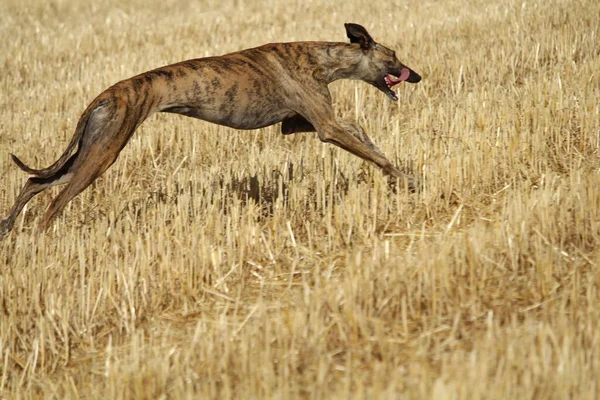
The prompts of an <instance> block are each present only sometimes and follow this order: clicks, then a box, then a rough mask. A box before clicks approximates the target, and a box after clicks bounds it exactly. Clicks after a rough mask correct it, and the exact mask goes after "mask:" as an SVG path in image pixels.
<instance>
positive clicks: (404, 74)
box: [398, 68, 410, 82]
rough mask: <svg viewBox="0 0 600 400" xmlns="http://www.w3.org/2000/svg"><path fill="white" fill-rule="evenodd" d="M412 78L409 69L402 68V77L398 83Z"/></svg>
mask: <svg viewBox="0 0 600 400" xmlns="http://www.w3.org/2000/svg"><path fill="white" fill-rule="evenodd" d="M409 76H410V71H409V69H408V68H402V71H401V72H400V77H399V78H398V81H400V82H402V81H405V80H407V79H408V77H409Z"/></svg>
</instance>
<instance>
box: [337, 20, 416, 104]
mask: <svg viewBox="0 0 600 400" xmlns="http://www.w3.org/2000/svg"><path fill="white" fill-rule="evenodd" d="M344 26H345V27H346V34H347V35H348V38H349V39H350V42H351V43H358V44H359V45H360V48H361V50H362V52H363V60H362V61H361V63H360V66H359V68H360V71H359V75H360V79H361V80H363V81H365V82H367V83H370V84H371V85H373V86H375V87H376V88H377V89H379V90H381V91H382V92H383V93H385V94H386V95H387V96H388V97H389V98H390V99H392V100H398V96H396V93H394V91H393V90H392V87H393V86H394V85H397V84H398V83H400V82H404V81H406V82H409V83H417V82H419V81H420V80H421V76H420V75H419V74H417V73H416V72H415V71H413V70H412V69H410V68H408V67H407V66H406V65H404V64H402V63H401V62H400V60H398V58H396V53H395V52H394V51H393V50H391V49H388V48H387V47H385V46H383V45H381V44H379V43H376V42H375V41H374V40H373V38H372V37H371V35H369V32H367V30H366V29H365V28H363V27H362V26H360V25H358V24H344Z"/></svg>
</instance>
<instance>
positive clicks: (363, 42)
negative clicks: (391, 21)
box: [344, 24, 375, 50]
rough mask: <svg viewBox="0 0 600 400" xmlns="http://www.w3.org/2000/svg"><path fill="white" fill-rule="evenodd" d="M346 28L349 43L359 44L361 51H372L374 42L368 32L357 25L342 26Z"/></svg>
mask: <svg viewBox="0 0 600 400" xmlns="http://www.w3.org/2000/svg"><path fill="white" fill-rule="evenodd" d="M344 26H345V27H346V35H348V39H350V43H360V47H361V48H362V49H363V50H369V49H372V48H373V46H375V41H374V40H373V38H372V37H371V35H369V32H367V30H366V29H365V28H363V27H362V26H360V25H358V24H344Z"/></svg>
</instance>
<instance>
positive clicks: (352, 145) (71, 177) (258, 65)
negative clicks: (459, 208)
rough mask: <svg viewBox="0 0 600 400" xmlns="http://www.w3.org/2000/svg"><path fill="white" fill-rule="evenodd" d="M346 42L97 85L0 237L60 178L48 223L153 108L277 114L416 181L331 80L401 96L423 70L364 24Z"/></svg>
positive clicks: (239, 56) (224, 117)
mask: <svg viewBox="0 0 600 400" xmlns="http://www.w3.org/2000/svg"><path fill="white" fill-rule="evenodd" d="M345 27H346V33H347V35H348V38H349V39H350V43H349V44H348V43H330V42H293V43H272V44H267V45H264V46H261V47H257V48H253V49H248V50H243V51H240V52H236V53H231V54H227V55H224V56H220V57H207V58H200V59H195V60H188V61H183V62H180V63H177V64H172V65H167V66H165V67H161V68H158V69H155V70H152V71H148V72H146V73H143V74H141V75H137V76H134V77H132V78H129V79H126V80H124V81H121V82H118V83H116V84H115V85H113V86H111V87H110V88H108V89H107V90H106V91H104V92H102V93H101V94H100V95H99V96H98V97H96V99H95V100H94V101H92V103H91V104H90V105H89V106H88V108H87V109H86V110H85V111H84V113H83V115H82V116H81V118H80V119H79V122H78V123H77V128H76V130H75V134H74V136H73V138H72V140H71V143H69V145H68V147H67V149H66V150H65V152H64V153H63V154H62V155H61V156H60V158H59V159H58V160H57V161H56V162H55V163H54V164H52V165H51V166H49V167H47V168H44V169H33V168H30V167H28V166H27V165H25V164H24V163H23V162H22V161H21V160H19V159H18V158H17V157H15V156H14V155H11V156H12V159H13V160H14V162H15V163H16V164H17V165H18V166H19V168H21V169H22V170H23V171H25V172H28V173H29V174H31V175H33V177H31V178H29V179H28V180H27V183H26V184H25V186H24V187H23V189H22V190H21V193H20V194H19V196H18V198H17V200H16V202H15V204H14V205H13V207H12V209H11V210H10V213H9V215H8V217H7V218H6V219H4V220H2V221H0V239H2V238H4V237H5V236H6V235H7V234H8V232H10V230H11V229H12V227H13V224H14V222H15V219H16V218H17V216H18V215H19V213H20V212H21V210H22V209H23V207H24V206H25V204H27V202H28V201H29V200H31V198H32V197H33V196H35V195H36V194H38V193H40V192H41V191H43V190H45V189H47V188H49V187H51V186H55V185H62V184H66V187H65V188H64V189H63V190H62V191H61V192H60V193H59V194H58V196H57V197H56V198H55V199H54V200H53V201H52V203H51V204H50V207H49V208H48V209H47V211H46V214H45V216H44V218H43V219H42V221H41V223H40V227H41V229H46V228H47V227H48V225H49V224H50V222H51V221H52V219H53V218H54V217H56V216H57V215H58V214H59V213H60V212H61V211H62V210H63V208H64V207H65V206H66V204H67V203H68V202H69V201H71V199H73V198H74V197H75V196H77V195H78V194H79V193H81V192H82V191H83V190H84V189H85V188H86V187H88V186H89V185H90V184H91V183H92V182H93V181H94V180H95V179H96V178H98V177H99V176H100V175H101V174H102V173H103V172H104V171H106V170H107V169H108V167H110V166H111V165H112V164H113V163H114V161H115V160H116V159H117V156H118V155H119V153H120V152H121V150H122V149H123V147H124V146H125V145H126V144H127V141H128V140H129V138H130V137H131V135H132V134H133V132H134V131H135V130H136V128H137V127H138V126H140V124H141V123H142V122H143V121H144V120H145V119H146V118H148V116H150V115H151V114H153V113H155V112H159V111H162V112H169V113H176V114H182V115H186V116H188V117H194V118H199V119H202V120H205V121H210V122H214V123H217V124H221V125H225V126H229V127H232V128H237V129H257V128H262V127H265V126H269V125H272V124H276V123H279V122H282V125H281V131H282V133H284V134H291V133H296V132H317V133H318V135H319V139H321V141H323V142H328V143H333V144H335V145H337V146H339V147H341V148H343V149H345V150H347V151H349V152H351V153H352V154H355V155H357V156H358V157H361V158H363V159H365V160H368V161H371V162H373V163H375V164H376V165H377V166H379V167H380V168H381V169H383V171H384V173H386V174H388V175H390V176H391V177H392V178H394V179H402V180H404V182H405V183H406V184H407V185H408V187H409V188H410V187H412V186H413V185H414V182H413V178H412V177H410V176H408V175H405V174H404V173H402V172H401V171H400V170H398V169H397V168H396V167H395V166H394V165H392V163H390V162H389V161H388V160H387V159H386V157H385V156H384V155H383V154H382V153H381V151H380V150H379V149H378V148H377V147H375V145H374V144H373V143H372V142H371V140H370V139H369V138H368V136H367V135H366V133H365V132H364V130H363V128H362V127H361V126H360V125H358V124H356V123H355V122H349V121H338V120H336V118H335V114H334V111H333V108H332V105H331V94H330V93H329V89H328V88H327V85H329V84H330V83H331V82H333V81H336V80H338V79H357V80H362V81H365V82H367V83H370V84H371V85H373V86H375V87H376V88H377V89H379V90H381V91H382V92H384V93H385V94H386V95H387V96H388V97H389V98H390V99H392V100H398V97H397V96H396V94H395V93H394V91H393V90H392V86H394V85H396V84H398V83H400V82H403V81H406V82H411V83H416V82H419V81H420V80H421V77H420V76H419V75H418V74H417V73H416V72H414V71H413V70H411V69H410V68H408V67H406V66H405V65H404V64H403V63H401V62H400V61H399V60H398V59H397V58H396V54H395V53H394V51H392V50H390V49H388V48H387V47H385V46H382V45H381V44H378V43H376V42H375V41H374V40H373V38H371V35H369V33H368V32H367V31H366V29H365V28H363V27H362V26H360V25H357V24H345Z"/></svg>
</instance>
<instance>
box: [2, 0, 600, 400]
mask: <svg viewBox="0 0 600 400" xmlns="http://www.w3.org/2000/svg"><path fill="white" fill-rule="evenodd" d="M7 1H8V2H7ZM7 1H5V2H4V4H3V7H2V8H3V10H2V15H3V16H2V18H1V19H0V36H1V37H2V38H3V40H2V41H0V54H1V56H0V65H2V73H1V74H0V93H1V95H0V116H1V118H0V121H1V122H0V155H1V156H0V170H1V171H2V173H1V174H0V212H1V213H5V212H6V211H7V210H8V208H9V206H10V205H11V204H12V203H13V201H14V199H15V196H16V194H17V193H18V191H19V189H20V187H21V186H22V184H23V182H24V180H25V176H24V174H23V173H22V172H20V171H19V170H18V169H17V168H16V167H15V166H14V165H12V164H11V162H10V159H9V157H8V153H9V152H14V153H16V154H18V155H20V156H22V158H23V159H24V160H25V161H26V162H28V163H30V164H32V165H33V166H46V165H48V164H50V163H51V162H52V161H54V160H55V159H56V157H57V156H58V155H59V154H60V153H61V152H62V150H63V149H64V147H65V146H66V144H67V142H68V140H69V139H70V137H71V135H72V132H73V129H74V127H75V123H76V121H77V118H78V117H79V115H80V113H81V112H82V110H83V109H84V108H85V106H86V105H87V103H89V102H90V101H91V100H92V99H93V97H94V96H95V95H96V94H98V93H99V92H100V91H102V90H103V89H104V88H106V87H107V86H108V85H110V84H112V83H114V82H116V81H118V80H120V79H123V78H126V77H129V76H131V75H134V74H136V73H140V72H143V71H145V70H148V69H150V68H153V67H156V66H160V65H163V64H167V63H170V62H175V61H179V60H183V59H188V58H195V57H201V56H206V55H216V54H222V53H225V52H229V51H235V50H239V49H242V48H247V47H251V46H255V45H260V44H263V43H267V42H273V41H293V40H331V41H340V40H345V35H344V29H343V23H344V22H358V23H361V24H362V25H364V26H365V27H367V28H368V29H369V30H370V32H371V33H372V35H373V36H374V37H375V39H376V40H379V41H381V42H382V43H384V44H386V45H388V46H390V47H392V48H395V49H396V50H397V52H398V55H399V57H400V59H401V60H403V61H405V62H406V63H407V64H408V65H410V66H411V67H413V68H414V69H415V70H417V71H419V72H421V73H422V75H423V76H424V80H423V81H422V83H420V84H418V85H414V86H411V85H403V86H402V87H401V88H400V90H399V92H400V93H399V94H400V96H401V100H400V102H399V103H398V104H396V103H392V102H390V101H389V100H388V99H387V98H385V96H384V95H382V94H381V93H380V92H378V91H377V90H376V89H374V88H372V87H370V86H368V85H366V84H363V83H356V82H343V83H337V84H335V85H333V86H332V93H333V95H334V98H335V102H336V108H337V110H338V111H339V113H340V115H343V116H347V117H353V118H355V119H356V120H358V121H359V122H360V123H361V124H362V125H363V126H364V127H365V128H366V130H367V131H368V132H369V133H370V134H371V137H372V138H373V140H374V142H375V143H377V144H378V145H379V147H380V148H381V149H382V150H383V151H384V152H385V153H386V154H388V155H389V156H390V157H391V158H392V159H393V160H395V161H396V162H397V163H398V164H400V165H402V166H405V167H410V168H413V169H414V170H415V171H418V173H419V174H421V175H422V177H423V178H424V188H423V190H422V191H421V192H420V193H417V194H405V193H403V192H398V193H393V192H390V191H389V190H388V187H387V184H386V181H385V178H384V177H382V175H381V173H380V172H379V171H377V170H375V169H374V168H373V167H372V166H371V165H367V164H365V163H364V162H362V161H360V160H358V159H357V158H356V157H354V156H351V155H348V154H346V153H344V152H342V151H340V150H338V149H335V148H333V147H332V146H330V145H325V144H321V143H320V142H319V141H318V140H317V139H316V136H315V135H314V134H298V135H294V136H291V137H284V136H282V135H281V134H280V133H279V130H278V128H277V127H273V128H267V129H263V130H260V131H251V132H239V131H235V130H231V129H226V128H223V127H219V126H215V125H210V124H207V123H203V122H201V121H197V120H192V119H186V118H184V117H179V116H173V115H156V116H154V117H152V118H151V119H150V120H148V121H147V122H145V123H144V125H143V126H142V127H141V128H140V129H139V130H138V132H137V133H136V135H135V136H134V137H133V139H132V141H131V142H130V143H129V145H128V146H127V148H126V149H125V150H124V151H123V153H122V155H121V157H120V158H119V160H118V161H117V163H116V164H115V165H114V166H113V167H112V168H111V169H110V170H109V171H108V172H107V173H106V174H105V175H104V177H103V178H102V179H100V181H99V182H98V183H96V184H95V185H93V187H91V188H90V189H88V190H87V191H85V192H84V193H83V194H82V195H80V196H79V197H78V198H77V199H76V200H75V201H73V202H72V203H71V204H70V205H69V206H68V208H67V210H66V211H65V213H64V214H63V215H62V216H61V217H60V218H58V220H57V221H56V222H55V223H54V224H53V225H52V227H51V229H50V232H48V233H47V234H41V233H39V232H37V231H36V230H35V229H32V227H33V226H35V223H36V222H37V220H38V218H40V215H41V214H42V212H43V209H44V207H45V205H47V204H48V202H49V200H50V198H51V196H52V195H55V194H56V191H55V190H51V191H48V193H45V194H43V195H41V196H40V198H39V199H36V200H34V201H32V202H31V204H30V205H29V207H28V209H27V210H26V211H25V213H24V214H23V216H22V217H21V218H20V219H19V220H18V221H17V223H16V225H15V229H14V232H13V233H12V234H11V235H10V236H9V237H8V238H7V239H6V240H5V241H3V242H2V243H0V358H1V359H0V397H2V398H37V397H46V398H52V397H54V398H75V397H84V398H115V399H118V398H152V399H154V398H167V397H169V398H236V399H238V398H293V397H306V398H344V399H346V398H365V399H366V398H369V399H371V398H390V399H391V398H408V399H425V398H435V399H467V398H468V399H527V398H543V399H550V398H556V399H564V398H577V399H594V398H598V396H599V395H600V384H599V383H598V380H597V378H598V376H600V363H599V361H598V360H600V333H599V331H598V329H597V327H598V325H599V324H600V311H599V310H600V308H599V307H598V301H599V297H600V296H599V285H600V271H599V269H598V264H599V263H600V253H599V244H600V191H599V189H598V188H599V187H600V175H599V168H600V157H599V146H600V143H599V142H600V106H599V104H600V73H599V72H598V71H599V69H598V66H599V65H600V51H599V48H600V47H599V46H598V42H599V32H598V15H600V3H598V2H597V1H595V0H584V1H579V2H573V1H570V0H551V1H521V0H519V1H514V0H509V1H497V2H489V1H475V2H470V3H469V6H468V7H466V6H465V3H464V2H462V1H455V0H442V1H435V2H433V1H426V2H394V1H392V2H387V3H382V4H377V5H375V4H370V5H368V6H367V7H366V8H365V4H364V2H359V1H344V2H337V3H338V4H335V3H336V2H320V1H312V2H310V1H309V2H306V1H302V2H297V3H291V2H278V1H274V0H267V1H249V2H238V1H233V0H225V1H206V2H198V3H192V2H183V3H182V2H174V1H154V0H151V1H139V0H134V1H128V2H123V1H107V2H95V3H93V4H87V3H86V4H80V3H79V2H75V1H63V0H56V1H51V2H41V1H37V2H36V1H33V0H26V1H15V0H7ZM50 192H52V193H50Z"/></svg>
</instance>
